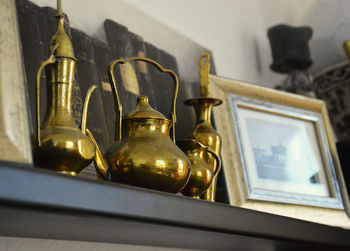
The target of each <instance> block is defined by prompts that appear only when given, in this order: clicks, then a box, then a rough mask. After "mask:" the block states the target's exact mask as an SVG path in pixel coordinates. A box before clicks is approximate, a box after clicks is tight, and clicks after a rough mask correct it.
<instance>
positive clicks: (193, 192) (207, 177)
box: [176, 139, 221, 199]
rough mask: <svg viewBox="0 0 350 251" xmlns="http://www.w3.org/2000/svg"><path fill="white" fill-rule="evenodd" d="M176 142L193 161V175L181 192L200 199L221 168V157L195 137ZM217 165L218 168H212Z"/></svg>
mask: <svg viewBox="0 0 350 251" xmlns="http://www.w3.org/2000/svg"><path fill="white" fill-rule="evenodd" d="M176 144H177V145H178V146H179V147H180V149H181V150H182V151H183V152H184V153H186V155H187V157H188V158H189V160H190V161H191V177H190V180H189V182H188V183H187V185H186V187H185V188H184V189H183V190H182V191H181V192H182V194H184V195H186V196H190V197H193V198H196V199H200V196H201V195H202V194H203V193H204V191H205V190H207V189H208V187H209V186H210V184H211V182H212V180H213V178H215V177H216V175H217V173H218V171H219V170H220V166H221V162H220V158H219V157H218V156H217V155H216V154H215V153H213V152H212V151H210V150H208V147H207V146H205V145H203V144H201V143H199V141H197V140H195V139H185V140H179V141H176ZM213 161H214V162H215V163H214V164H215V165H213V163H212V162H213ZM216 166H218V168H216V170H214V169H212V168H214V167H216Z"/></svg>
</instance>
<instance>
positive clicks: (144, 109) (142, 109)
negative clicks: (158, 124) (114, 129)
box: [124, 95, 167, 119]
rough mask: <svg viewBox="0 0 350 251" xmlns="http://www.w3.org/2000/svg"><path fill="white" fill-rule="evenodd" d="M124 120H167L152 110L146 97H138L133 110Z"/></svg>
mask: <svg viewBox="0 0 350 251" xmlns="http://www.w3.org/2000/svg"><path fill="white" fill-rule="evenodd" d="M124 118H125V119H140V118H142V119H167V118H166V117H165V116H164V115H163V114H161V113H160V112H158V111H156V110H154V109H153V108H152V107H151V106H150V104H149V102H148V97H147V96H143V95H142V96H140V97H139V98H138V100H137V106H136V108H135V110H133V111H132V112H130V113H129V114H127V115H126V116H125V117H124Z"/></svg>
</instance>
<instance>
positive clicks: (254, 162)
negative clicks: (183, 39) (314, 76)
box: [211, 76, 350, 227]
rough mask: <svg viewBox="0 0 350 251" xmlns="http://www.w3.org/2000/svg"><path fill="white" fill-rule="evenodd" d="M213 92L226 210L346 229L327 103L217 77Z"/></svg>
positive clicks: (348, 223)
mask: <svg viewBox="0 0 350 251" xmlns="http://www.w3.org/2000/svg"><path fill="white" fill-rule="evenodd" d="M211 86H212V95H213V96H215V97H216V98H220V99H222V100H223V101H224V102H223V105H222V106H221V107H220V106H218V107H217V108H215V111H214V116H215V122H216V127H217V131H218V133H219V134H221V136H222V138H223V142H222V158H223V169H224V177H225V181H226V184H227V188H228V197H229V201H230V204H232V205H235V206H242V207H247V208H251V209H256V210H261V211H266V212H270V213H277V214H282V215H285V216H292V217H296V218H301V219H307V220H313V221H316V222H321V223H327V224H332V225H340V226H346V227H350V221H349V219H348V218H347V216H346V214H345V211H344V206H343V205H346V206H347V205H348V195H347V191H346V188H345V185H344V180H343V177H342V173H341V169H340V165H339V160H338V157H337V153H336V150H335V146H334V141H333V133H332V129H331V126H330V123H329V119H328V115H327V110H326V105H325V103H324V102H323V101H321V100H316V99H310V98H306V97H303V96H299V95H294V94H289V93H285V92H281V91H276V90H273V89H268V88H264V87H260V86H256V85H252V84H247V83H243V82H239V81H234V80H229V79H225V78H220V77H217V76H211ZM342 195H343V198H345V202H344V203H343V199H342ZM315 214H316V215H317V216H315ZM330 216H331V217H330Z"/></svg>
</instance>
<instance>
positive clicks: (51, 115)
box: [34, 0, 96, 176]
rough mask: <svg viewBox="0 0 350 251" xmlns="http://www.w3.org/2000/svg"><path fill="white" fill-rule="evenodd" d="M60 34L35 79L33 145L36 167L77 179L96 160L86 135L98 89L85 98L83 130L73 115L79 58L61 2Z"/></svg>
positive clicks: (93, 149)
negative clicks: (43, 99)
mask: <svg viewBox="0 0 350 251" xmlns="http://www.w3.org/2000/svg"><path fill="white" fill-rule="evenodd" d="M56 19H57V32H56V34H55V35H54V36H53V37H52V39H51V43H50V56H49V58H48V59H47V60H45V61H44V62H43V63H42V64H41V66H40V68H39V70H38V72H37V79H36V97H37V104H36V106H37V110H36V118H37V139H36V141H37V142H36V145H35V146H34V161H35V165H36V166H39V167H43V168H47V169H51V170H55V171H58V172H60V173H64V174H69V175H73V176H76V175H77V174H78V173H79V172H80V171H81V170H82V169H83V168H84V167H86V166H87V165H89V164H90V163H91V162H92V160H93V158H94V157H95V151H96V149H95V145H94V143H93V142H92V141H91V140H90V138H89V137H88V136H86V135H85V131H86V130H87V129H86V118H87V110H88V103H89V99H90V97H91V94H92V92H93V91H94V90H95V89H96V86H93V87H91V88H90V89H89V90H88V93H87V95H86V98H85V102H84V108H83V115H82V123H81V124H82V125H81V130H79V128H78V127H77V126H76V124H75V122H74V120H73V114H72V96H73V83H74V75H75V71H76V62H77V59H76V58H75V57H74V52H73V46H72V43H71V41H70V39H69V37H68V36H67V34H66V33H65V31H64V19H65V16H64V15H63V13H62V8H61V0H58V1H57V15H56ZM46 66H48V68H47V70H46V81H47V92H48V94H47V95H48V108H47V112H46V115H45V118H44V122H43V125H42V126H40V77H41V73H42V70H43V69H44V68H45V67H46Z"/></svg>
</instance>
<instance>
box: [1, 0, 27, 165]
mask: <svg viewBox="0 0 350 251" xmlns="http://www.w3.org/2000/svg"><path fill="white" fill-rule="evenodd" d="M0 34H1V36H0V142H1V143H0V161H6V162H16V163H22V164H26V165H32V150H31V143H30V133H29V122H28V111H27V101H26V95H25V81H24V77H23V76H24V75H23V67H22V56H21V44H20V39H19V35H18V29H17V16H16V6H15V2H14V0H0Z"/></svg>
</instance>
